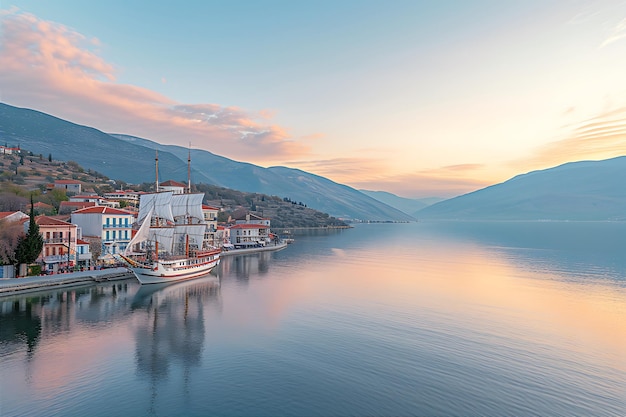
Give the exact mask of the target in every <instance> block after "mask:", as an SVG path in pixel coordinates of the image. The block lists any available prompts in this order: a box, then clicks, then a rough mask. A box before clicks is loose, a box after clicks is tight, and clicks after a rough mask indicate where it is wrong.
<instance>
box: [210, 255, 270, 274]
mask: <svg viewBox="0 0 626 417" xmlns="http://www.w3.org/2000/svg"><path fill="white" fill-rule="evenodd" d="M271 259H272V253H271V252H259V253H253V254H249V255H238V256H224V257H223V258H221V259H220V268H221V269H220V271H221V272H220V274H221V275H222V276H233V275H234V276H235V277H236V278H237V279H238V280H243V281H247V280H248V279H249V278H250V275H260V274H266V273H267V272H268V271H269V263H270V260H271Z"/></svg>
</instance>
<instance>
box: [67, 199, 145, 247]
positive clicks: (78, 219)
mask: <svg viewBox="0 0 626 417" xmlns="http://www.w3.org/2000/svg"><path fill="white" fill-rule="evenodd" d="M134 221H135V216H134V214H133V213H131V212H128V211H125V210H120V209H115V208H110V207H104V206H94V207H87V208H84V209H81V210H76V211H74V212H73V213H72V223H75V224H77V225H78V226H79V227H81V229H82V232H83V236H84V238H85V240H91V239H88V238H99V239H100V240H101V256H106V255H114V254H118V253H120V252H122V251H124V250H125V249H126V246H127V245H128V242H130V239H131V238H132V224H133V223H134Z"/></svg>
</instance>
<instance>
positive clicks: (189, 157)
mask: <svg viewBox="0 0 626 417" xmlns="http://www.w3.org/2000/svg"><path fill="white" fill-rule="evenodd" d="M187 193H188V194H191V142H189V153H188V154H187Z"/></svg>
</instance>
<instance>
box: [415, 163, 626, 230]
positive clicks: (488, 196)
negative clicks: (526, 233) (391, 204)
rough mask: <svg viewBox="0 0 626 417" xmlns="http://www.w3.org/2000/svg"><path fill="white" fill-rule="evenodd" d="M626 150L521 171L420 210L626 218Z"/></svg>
mask: <svg viewBox="0 0 626 417" xmlns="http://www.w3.org/2000/svg"><path fill="white" fill-rule="evenodd" d="M625 177H626V156H620V157H617V158H612V159H606V160H602V161H580V162H570V163H566V164H563V165H559V166H557V167H554V168H549V169H545V170H539V171H532V172H529V173H527V174H523V175H518V176H516V177H514V178H511V179H510V180H508V181H505V182H503V183H500V184H496V185H492V186H490V187H487V188H483V189H481V190H478V191H474V192H472V193H468V194H464V195H462V196H459V197H455V198H451V199H449V200H445V201H442V202H439V203H436V204H433V205H431V206H428V207H426V208H423V209H421V210H420V211H418V212H417V213H416V216H417V217H418V218H419V219H447V220H577V221H602V220H626V185H624V178H625Z"/></svg>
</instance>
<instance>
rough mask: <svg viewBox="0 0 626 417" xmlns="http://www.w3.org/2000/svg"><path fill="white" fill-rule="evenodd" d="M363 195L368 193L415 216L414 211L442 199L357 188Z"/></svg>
mask: <svg viewBox="0 0 626 417" xmlns="http://www.w3.org/2000/svg"><path fill="white" fill-rule="evenodd" d="M359 191H360V192H362V193H363V194H365V195H368V196H370V197H372V198H375V199H376V200H378V201H380V202H383V203H385V204H387V205H390V206H391V207H395V208H397V209H398V210H400V211H402V212H404V213H406V214H408V215H410V216H413V217H415V215H416V213H417V212H418V211H419V210H421V209H423V208H424V207H427V206H430V205H431V204H435V203H437V202H439V201H442V200H444V199H443V198H437V197H428V198H405V197H400V196H397V195H395V194H393V193H389V192H387V191H370V190H359Z"/></svg>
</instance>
